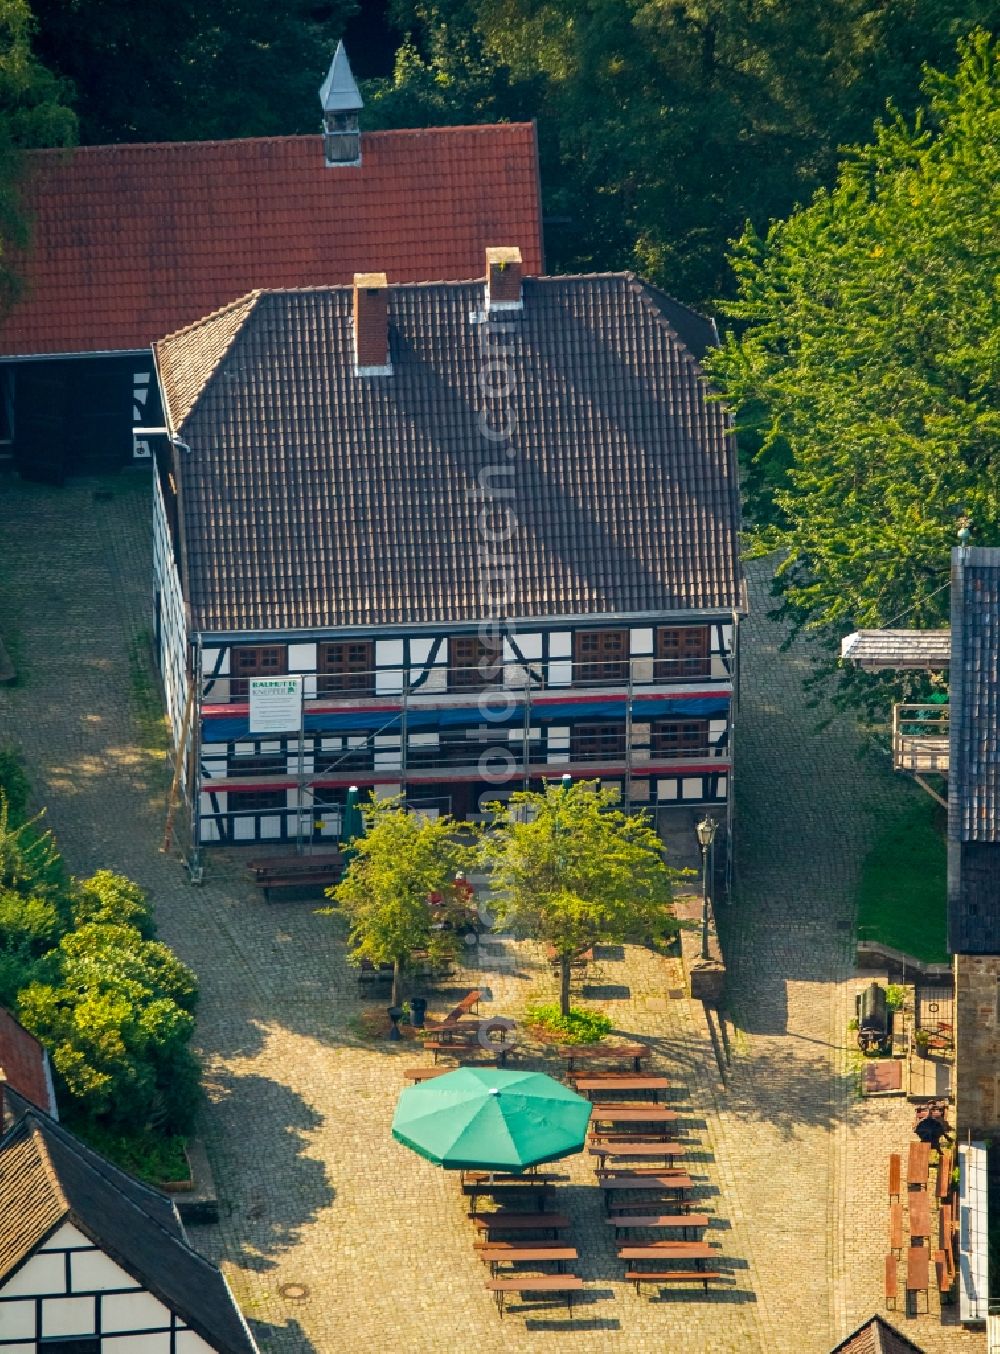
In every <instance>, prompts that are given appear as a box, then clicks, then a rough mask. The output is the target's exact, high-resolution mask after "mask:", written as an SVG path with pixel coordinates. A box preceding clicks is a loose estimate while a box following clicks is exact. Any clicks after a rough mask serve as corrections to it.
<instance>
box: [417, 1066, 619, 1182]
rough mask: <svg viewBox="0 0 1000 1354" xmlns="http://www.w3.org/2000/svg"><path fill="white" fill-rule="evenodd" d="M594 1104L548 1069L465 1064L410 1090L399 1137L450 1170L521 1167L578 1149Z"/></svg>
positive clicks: (518, 1168) (520, 1168) (515, 1169)
mask: <svg viewBox="0 0 1000 1354" xmlns="http://www.w3.org/2000/svg"><path fill="white" fill-rule="evenodd" d="M591 1109H592V1106H591V1104H590V1102H589V1101H587V1100H584V1098H583V1097H582V1096H579V1095H577V1094H576V1092H575V1091H571V1090H569V1089H568V1087H566V1086H563V1085H561V1084H560V1083H559V1082H558V1081H553V1080H552V1078H551V1077H547V1076H544V1075H543V1074H542V1073H541V1072H513V1071H505V1070H502V1069H500V1068H495V1067H459V1068H457V1069H456V1070H455V1071H454V1072H447V1073H445V1075H444V1076H443V1077H434V1078H433V1079H432V1080H430V1081H425V1082H422V1083H421V1084H419V1085H417V1086H410V1087H408V1088H407V1089H406V1090H405V1091H403V1093H402V1095H401V1096H400V1097H399V1103H398V1104H397V1106H396V1114H395V1117H394V1119H393V1121H392V1136H393V1137H394V1138H395V1139H396V1141H397V1142H401V1143H404V1144H405V1146H407V1147H412V1149H413V1150H414V1152H419V1154H420V1155H421V1156H422V1157H426V1158H427V1160H428V1161H433V1162H436V1163H437V1164H438V1165H439V1166H444V1167H445V1168H446V1169H448V1170H453V1171H462V1170H475V1169H479V1170H484V1171H515V1172H516V1171H522V1170H524V1169H526V1168H527V1167H528V1166H535V1165H537V1164H538V1163H539V1162H542V1161H555V1160H557V1159H558V1158H559V1157H566V1156H571V1155H572V1154H573V1153H574V1152H579V1151H580V1150H581V1149H582V1147H583V1145H584V1141H585V1140H586V1136H587V1125H588V1123H589V1122H590V1112H591Z"/></svg>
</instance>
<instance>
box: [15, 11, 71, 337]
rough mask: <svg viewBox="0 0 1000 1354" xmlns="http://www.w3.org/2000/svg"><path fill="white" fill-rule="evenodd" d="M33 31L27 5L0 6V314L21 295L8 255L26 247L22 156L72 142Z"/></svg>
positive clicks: (61, 89) (62, 98)
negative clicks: (38, 56) (35, 49)
mask: <svg viewBox="0 0 1000 1354" xmlns="http://www.w3.org/2000/svg"><path fill="white" fill-rule="evenodd" d="M35 30H36V25H35V21H34V19H33V17H32V14H31V10H30V8H29V6H28V3H27V0H0V314H2V312H3V310H4V309H5V308H6V307H7V306H9V305H10V304H11V302H12V301H13V300H14V299H15V298H16V297H17V295H18V294H19V291H20V278H19V276H18V269H17V266H16V259H12V257H11V255H12V252H13V251H16V250H18V249H22V248H24V246H25V245H26V244H27V242H28V229H29V223H28V222H27V221H26V219H25V216H24V213H23V210H22V207H21V201H20V193H19V189H20V185H21V181H22V177H23V174H24V169H25V161H24V154H23V152H24V151H25V150H27V149H32V148H35V147H39V146H68V145H71V144H72V143H73V141H74V140H75V139H76V117H75V115H74V114H73V112H72V110H71V109H70V108H69V106H68V101H67V95H68V91H67V87H66V85H65V82H63V81H61V80H59V79H58V78H57V77H56V76H54V75H53V74H52V73H51V72H50V71H48V70H47V69H46V68H45V66H43V65H42V64H41V62H40V61H39V60H38V59H37V58H36V56H35V54H34V51H33V48H32V40H33V38H34V37H35Z"/></svg>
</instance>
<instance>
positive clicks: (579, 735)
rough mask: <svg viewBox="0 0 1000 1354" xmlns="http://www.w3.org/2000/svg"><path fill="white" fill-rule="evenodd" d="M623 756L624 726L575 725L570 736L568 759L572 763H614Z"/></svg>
mask: <svg viewBox="0 0 1000 1354" xmlns="http://www.w3.org/2000/svg"><path fill="white" fill-rule="evenodd" d="M624 756H625V725H624V724H577V725H576V726H575V727H574V729H573V731H572V733H571V735H570V757H571V758H572V759H573V760H574V761H581V762H615V761H621V760H623V758H624Z"/></svg>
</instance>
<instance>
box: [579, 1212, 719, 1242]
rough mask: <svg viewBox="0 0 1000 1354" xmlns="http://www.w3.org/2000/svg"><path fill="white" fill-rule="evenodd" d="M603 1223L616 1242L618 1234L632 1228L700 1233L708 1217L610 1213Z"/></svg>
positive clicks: (681, 1214)
mask: <svg viewBox="0 0 1000 1354" xmlns="http://www.w3.org/2000/svg"><path fill="white" fill-rule="evenodd" d="M604 1221H605V1222H606V1223H608V1224H609V1225H610V1226H612V1227H613V1228H614V1229H615V1240H616V1241H617V1240H618V1233H619V1232H625V1231H628V1230H629V1229H630V1228H632V1227H649V1228H653V1229H656V1230H667V1229H669V1228H673V1229H676V1228H683V1229H684V1230H685V1231H686V1230H687V1229H688V1228H689V1227H690V1228H691V1230H692V1231H701V1230H703V1229H704V1228H705V1227H707V1226H708V1224H709V1217H708V1214H707V1213H612V1215H611V1216H610V1217H609V1218H605V1219H604Z"/></svg>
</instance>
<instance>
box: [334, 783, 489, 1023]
mask: <svg viewBox="0 0 1000 1354" xmlns="http://www.w3.org/2000/svg"><path fill="white" fill-rule="evenodd" d="M361 812H362V816H363V817H364V821H365V832H364V836H362V837H358V838H356V839H355V840H354V841H353V842H352V843H351V858H350V861H349V863H348V866H347V869H346V870H345V872H344V877H343V878H342V879H341V880H340V882H339V883H337V884H334V885H333V886H332V887H331V888H329V889H328V890H327V897H328V898H330V899H331V901H332V902H333V904H334V906H333V907H332V908H327V909H324V911H326V912H327V913H338V912H339V913H342V914H343V915H344V916H345V917H346V918H347V921H348V925H349V927H350V932H349V941H350V945H351V953H350V955H349V958H350V961H351V962H352V963H354V964H360V963H361V961H362V960H363V959H367V960H368V961H369V962H370V963H372V964H392V966H393V969H392V1004H393V1005H394V1006H398V1005H399V1003H400V1001H401V999H402V995H403V978H404V975H405V973H406V970H407V968H409V967H410V966H411V964H412V960H413V956H414V954H415V953H416V952H417V951H420V952H422V953H423V954H426V956H427V958H428V960H429V962H430V963H432V964H433V963H437V962H441V961H444V960H446V959H449V958H452V957H453V956H454V955H455V953H456V951H457V947H458V943H459V942H458V937H457V933H456V932H455V931H454V930H453V929H450V928H448V927H443V928H442V927H441V926H440V922H441V921H442V920H446V919H447V912H448V907H449V904H451V905H453V906H454V907H456V908H457V907H459V906H460V905H461V904H462V903H463V902H464V894H463V892H462V890H461V888H456V876H457V875H459V874H460V873H462V872H463V871H465V870H466V869H467V868H468V866H469V863H470V860H471V858H472V852H471V848H470V847H469V846H468V845H467V844H466V843H464V842H463V841H462V840H461V835H460V834H461V833H462V829H463V827H464V826H465V825H464V824H461V823H457V822H456V821H455V820H454V819H453V818H451V817H450V816H449V815H443V816H442V817H440V818H428V817H426V816H425V815H423V814H419V813H412V812H410V811H409V810H407V808H406V807H405V805H404V803H403V801H402V798H400V797H397V798H392V799H373V800H372V801H371V802H370V803H368V804H363V805H362V806H361ZM432 895H437V896H438V897H439V898H440V899H441V906H439V907H432V905H431V897H432Z"/></svg>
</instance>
